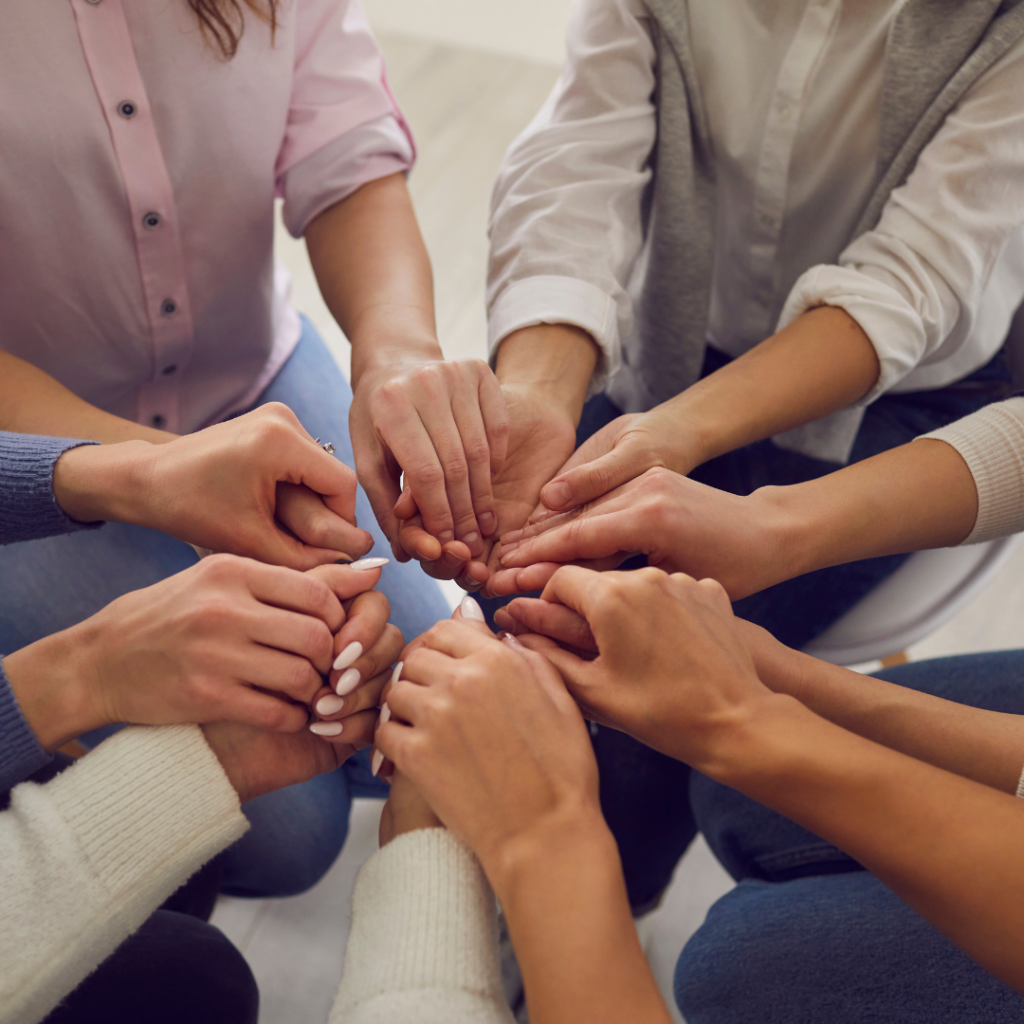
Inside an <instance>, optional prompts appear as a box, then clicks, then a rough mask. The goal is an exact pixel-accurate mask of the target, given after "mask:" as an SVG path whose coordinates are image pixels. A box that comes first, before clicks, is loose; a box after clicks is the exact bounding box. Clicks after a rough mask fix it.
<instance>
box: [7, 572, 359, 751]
mask: <svg viewBox="0 0 1024 1024" xmlns="http://www.w3.org/2000/svg"><path fill="white" fill-rule="evenodd" d="M378 579H379V572H378V571H376V570H371V571H369V572H362V571H360V570H358V569H353V568H350V567H349V566H339V565H332V566H321V567H319V568H317V569H315V570H313V571H312V572H310V573H298V572H295V571H294V570H293V569H285V568H281V567H276V566H267V565H263V564H262V563H259V562H253V561H250V560H248V559H241V558H236V557H234V556H232V555H215V556H212V557H210V558H206V559H204V560H203V561H202V562H200V563H199V564H198V565H196V566H194V567H192V568H191V569H187V570H185V571H184V572H181V573H178V574H177V575H175V576H171V577H170V578H168V579H166V580H162V581H161V582H160V583H157V584H155V585H154V586H152V587H147V588H146V589H145V590H139V591H135V592H133V593H130V594H126V595H124V596H123V597H120V598H118V599H117V600H116V601H113V602H112V603H111V604H109V605H107V607H106V608H104V609H103V610H102V611H100V612H98V613H97V614H96V615H94V616H92V617H91V618H89V619H86V620H85V621H84V622H82V623H80V624H79V625H77V626H73V627H72V628H71V629H68V630H64V631H63V632H61V633H57V634H54V635H53V636H50V637H46V638H45V639H44V640H40V641H38V642H37V643H35V644H32V645H31V646H29V647H25V648H23V649H22V650H20V651H16V652H15V653H14V654H12V655H9V656H8V657H7V658H6V659H5V660H4V669H5V671H6V672H7V675H8V679H9V681H10V683H11V686H12V688H13V690H14V692H15V696H16V698H17V699H18V701H19V704H20V705H21V708H22V711H23V712H24V714H25V716H26V718H27V719H28V721H29V724H30V725H31V726H32V728H33V730H34V731H35V733H36V735H37V737H38V738H39V741H40V743H42V744H43V746H45V747H47V748H48V749H55V748H56V747H58V746H60V745H61V744H62V743H64V742H66V741H67V740H69V739H73V738H74V737H75V736H78V735H81V734H82V733H83V732H87V731H89V730H90V729H94V728H98V727H99V726H102V725H107V724H110V723H114V722H129V723H133V724H137V725H172V724H178V723H185V722H194V723H203V722H211V721H218V720H222V719H230V720H234V721H240V722H245V723H248V724H250V725H256V726H260V727H263V728H269V729H274V730H280V731H283V732H294V731H296V730H299V729H302V727H303V726H304V725H305V724H306V721H307V717H308V713H307V709H306V704H308V702H309V701H310V700H311V699H312V698H313V696H314V694H315V693H316V692H317V691H318V690H319V689H320V687H321V686H322V683H321V675H326V674H327V673H328V672H329V671H330V669H331V659H332V658H333V654H332V651H333V644H334V636H333V634H334V633H336V632H337V631H338V630H339V629H340V628H341V626H342V623H343V622H344V620H345V612H344V610H343V607H342V603H341V602H342V600H347V599H349V598H351V597H354V596H355V595H356V594H359V593H362V592H363V591H365V590H369V589H370V588H371V587H373V586H374V584H375V583H376V582H377V580H378Z"/></svg>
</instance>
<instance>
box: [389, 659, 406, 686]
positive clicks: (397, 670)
mask: <svg viewBox="0 0 1024 1024" xmlns="http://www.w3.org/2000/svg"><path fill="white" fill-rule="evenodd" d="M404 664H405V662H404V661H400V662H399V663H398V664H397V665H396V666H395V667H394V668H393V669H392V670H391V685H392V686H394V685H395V683H397V682H398V680H399V679H401V678H402V666H403V665H404Z"/></svg>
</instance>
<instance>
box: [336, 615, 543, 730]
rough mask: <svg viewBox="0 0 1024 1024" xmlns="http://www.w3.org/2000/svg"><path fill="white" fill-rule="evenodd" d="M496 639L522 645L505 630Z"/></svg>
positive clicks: (504, 642)
mask: <svg viewBox="0 0 1024 1024" xmlns="http://www.w3.org/2000/svg"><path fill="white" fill-rule="evenodd" d="M498 639H499V640H500V641H501V642H502V643H503V644H508V645H509V647H522V646H523V645H522V644H521V643H520V642H519V640H518V639H517V638H516V637H514V636H513V635H512V634H511V633H510V632H508V630H506V629H503V630H502V631H501V632H500V633H499V634H498ZM324 700H327V698H326V697H324ZM318 710H319V709H318Z"/></svg>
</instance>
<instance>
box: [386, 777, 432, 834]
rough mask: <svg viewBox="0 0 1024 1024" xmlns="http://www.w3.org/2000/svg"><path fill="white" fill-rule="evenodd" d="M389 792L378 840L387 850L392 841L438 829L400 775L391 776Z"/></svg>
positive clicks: (417, 794) (428, 809)
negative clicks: (421, 831) (424, 830)
mask: <svg viewBox="0 0 1024 1024" xmlns="http://www.w3.org/2000/svg"><path fill="white" fill-rule="evenodd" d="M390 781H391V792H390V794H389V795H388V799H387V803H385V804H384V810H383V811H382V812H381V816H380V829H379V832H378V839H379V841H380V845H381V846H387V845H388V843H390V842H391V840H392V839H397V838H398V837H399V836H402V835H405V833H406V832H415V831H416V830H417V829H421V828H441V827H442V825H441V819H440V818H439V817H438V816H437V815H436V814H435V813H434V812H433V811H432V810H431V809H430V804H428V803H427V801H426V800H424V799H423V797H421V796H420V794H419V790H417V789H416V787H415V786H414V785H413V784H412V783H411V782H410V781H409V780H408V779H407V778H406V777H405V776H404V775H403V774H402V773H401V772H394V773H393V774H392V776H391V780H390Z"/></svg>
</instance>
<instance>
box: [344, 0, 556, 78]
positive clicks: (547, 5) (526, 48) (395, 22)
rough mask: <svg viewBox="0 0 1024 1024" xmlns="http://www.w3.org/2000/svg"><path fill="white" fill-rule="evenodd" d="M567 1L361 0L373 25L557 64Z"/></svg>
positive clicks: (378, 27)
mask: <svg viewBox="0 0 1024 1024" xmlns="http://www.w3.org/2000/svg"><path fill="white" fill-rule="evenodd" d="M570 2H571V0H363V6H364V7H365V9H366V13H367V15H368V16H369V18H370V21H371V23H372V24H373V27H374V28H375V29H377V30H378V31H380V32H403V33H405V34H407V35H412V36H419V37H421V38H424V39H433V40H436V41H437V42H441V43H449V44H452V45H455V46H469V47H473V48H475V49H480V50H492V51H496V52H498V53H507V54H511V55H513V56H516V57H526V58H527V59H529V60H535V61H540V62H542V63H546V64H556V65H557V64H561V62H562V55H563V52H564V45H563V39H564V36H565V24H566V20H567V18H568V14H569V4H570Z"/></svg>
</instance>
